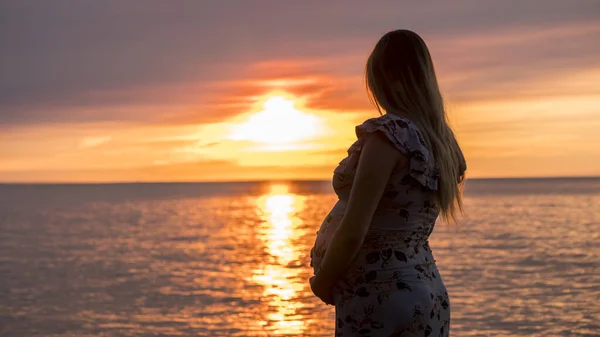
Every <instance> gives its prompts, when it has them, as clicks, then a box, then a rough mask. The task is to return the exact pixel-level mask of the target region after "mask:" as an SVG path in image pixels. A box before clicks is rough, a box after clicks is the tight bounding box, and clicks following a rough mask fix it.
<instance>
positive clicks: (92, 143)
mask: <svg viewBox="0 0 600 337" xmlns="http://www.w3.org/2000/svg"><path fill="white" fill-rule="evenodd" d="M111 139H112V137H109V136H100V137H86V138H84V139H82V140H81V143H80V144H79V147H82V148H87V147H96V146H98V145H102V144H105V143H108V142H109V141H110V140H111Z"/></svg>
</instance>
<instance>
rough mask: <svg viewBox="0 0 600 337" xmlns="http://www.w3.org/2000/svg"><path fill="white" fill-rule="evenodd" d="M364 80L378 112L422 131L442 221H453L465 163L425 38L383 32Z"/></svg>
mask: <svg viewBox="0 0 600 337" xmlns="http://www.w3.org/2000/svg"><path fill="white" fill-rule="evenodd" d="M365 82H366V86H367V91H368V93H369V99H370V100H371V102H372V103H373V104H374V105H375V107H376V108H377V110H379V112H380V113H381V111H382V110H384V111H385V112H386V113H391V114H400V115H405V116H407V117H408V118H409V119H410V120H411V121H412V122H414V123H415V124H416V125H417V126H418V127H419V129H420V130H421V132H422V133H423V137H424V138H425V141H426V142H427V144H428V145H429V147H430V149H431V152H432V155H433V159H434V160H435V162H436V163H437V165H438V168H439V173H440V176H439V182H438V189H437V191H436V192H435V193H436V194H435V196H436V201H437V204H438V206H439V207H440V210H441V213H442V217H443V218H444V219H445V220H447V221H455V220H456V210H457V208H458V209H459V210H460V211H461V212H462V210H463V208H462V196H461V191H462V185H463V182H464V177H465V170H466V162H465V159H464V157H463V154H462V151H461V149H460V146H459V145H458V142H457V140H456V137H455V136H454V132H453V131H452V129H451V128H450V125H449V124H448V118H447V115H446V110H445V108H444V101H443V99H442V95H441V93H440V89H439V86H438V82H437V78H436V75H435V69H434V66H433V61H432V60H431V55H430V54H429V50H428V48H427V45H426V44H425V41H423V39H421V37H420V36H419V35H417V34H416V33H414V32H412V31H409V30H396V31H392V32H389V33H387V34H385V35H384V36H383V37H382V38H381V39H380V40H379V42H377V44H376V45H375V48H374V49H373V52H372V53H371V55H370V56H369V59H368V60H367V64H366V68H365Z"/></svg>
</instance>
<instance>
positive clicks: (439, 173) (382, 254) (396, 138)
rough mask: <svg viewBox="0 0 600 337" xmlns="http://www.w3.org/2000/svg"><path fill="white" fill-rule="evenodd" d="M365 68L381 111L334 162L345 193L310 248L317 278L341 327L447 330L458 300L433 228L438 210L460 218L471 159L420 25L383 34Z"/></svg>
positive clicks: (345, 330) (375, 332)
mask: <svg viewBox="0 0 600 337" xmlns="http://www.w3.org/2000/svg"><path fill="white" fill-rule="evenodd" d="M365 77H366V84H367V88H368V91H369V94H370V97H371V99H372V101H373V103H374V105H375V106H376V107H377V109H378V110H379V111H380V112H383V115H382V116H380V117H377V118H371V119H368V120H367V121H365V122H364V123H363V124H361V125H359V126H357V127H356V135H357V140H356V142H355V143H354V144H352V146H350V148H349V149H348V156H347V157H346V158H345V159H343V160H342V161H341V162H340V164H339V166H338V167H337V168H336V169H335V171H334V176H333V187H334V190H335V192H336V194H337V195H338V197H339V201H338V202H337V203H336V205H335V206H334V207H333V209H332V210H331V212H330V213H329V215H327V217H326V219H325V220H324V222H323V224H322V225H321V228H320V229H319V231H318V232H317V238H316V241H315V245H314V247H313V248H312V250H311V266H312V267H313V268H314V272H315V276H313V277H312V278H311V280H310V284H311V288H312V290H313V292H314V293H315V295H316V296H318V297H319V298H320V299H321V300H323V301H324V302H325V303H327V304H332V305H335V312H336V326H335V329H336V330H335V336H344V337H347V336H430V337H434V336H448V335H449V330H450V300H449V298H448V292H447V291H446V287H445V286H444V283H443V281H442V277H441V275H440V273H439V271H438V269H437V267H436V264H435V259H434V257H433V254H432V251H431V248H430V247H429V241H428V238H429V235H430V234H431V232H432V231H433V227H434V225H435V222H436V219H437V218H438V216H439V215H440V214H441V216H442V218H444V219H445V220H447V221H454V220H455V213H456V212H457V211H459V210H460V209H461V206H462V204H461V192H460V185H461V184H462V182H463V180H464V173H465V170H466V163H465V159H464V157H463V155H462V151H461V150H460V147H459V145H458V143H457V141H456V138H455V137H454V133H453V132H452V130H451V128H450V126H449V125H448V123H447V120H446V113H445V110H444V104H443V101H442V97H441V94H440V91H439V88H438V84H437V79H436V75H435V70H434V67H433V63H432V60H431V56H430V54H429V51H428V48H427V46H426V45H425V42H424V41H423V40H422V39H421V38H420V37H419V36H418V35H417V34H415V33H414V32H411V31H408V30H397V31H393V32H389V33H387V34H385V35H384V36H383V37H382V38H381V39H380V40H379V42H378V43H377V45H376V46H375V48H374V50H373V52H372V53H371V55H370V57H369V59H368V61H367V65H366V73H365Z"/></svg>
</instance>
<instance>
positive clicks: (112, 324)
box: [0, 178, 600, 337]
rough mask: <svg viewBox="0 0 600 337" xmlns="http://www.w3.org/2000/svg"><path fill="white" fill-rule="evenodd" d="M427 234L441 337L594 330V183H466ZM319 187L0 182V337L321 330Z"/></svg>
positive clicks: (597, 297) (599, 225)
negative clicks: (442, 299)
mask: <svg viewBox="0 0 600 337" xmlns="http://www.w3.org/2000/svg"><path fill="white" fill-rule="evenodd" d="M464 196H465V198H464V199H465V200H464V203H465V207H464V208H465V210H464V211H465V214H464V216H463V217H461V218H460V219H459V222H458V224H446V223H443V222H439V223H438V224H437V225H436V229H435V231H434V233H433V235H432V237H431V239H430V243H431V247H432V249H433V252H434V255H435V258H436V260H437V263H438V268H439V269H440V272H441V274H442V277H443V279H444V282H445V283H446V286H447V288H448V290H449V293H450V298H451V308H452V321H451V336H457V337H461V336H545V337H548V336H600V178H565V179H558V178H556V179H490V180H485V179H482V180H477V179H470V180H468V181H467V182H466V186H465V191H464ZM336 200H337V198H336V196H335V194H334V193H333V190H332V188H331V183H330V182H327V181H324V182H320V181H309V182H307V181H304V182H293V181H291V182H288V181H276V182H249V183H239V182H236V183H134V184H71V185H69V184H67V185H60V184H39V185H36V184H4V185H0V336H7V337H8V336H10V337H28V336H56V337H70V336H77V337H86V336H103V337H104V336H333V333H334V331H333V330H334V308H333V307H332V306H327V305H325V304H323V303H321V302H320V301H319V300H318V299H317V298H315V297H314V296H313V295H312V293H311V291H310V287H309V284H308V279H309V278H310V276H312V270H311V268H310V267H309V255H308V254H309V250H310V248H311V246H312V244H313V242H314V239H315V233H316V231H317V229H318V227H319V226H320V224H321V221H322V219H323V218H324V217H325V215H326V214H327V213H328V211H329V210H330V208H331V207H332V206H333V204H334V203H335V202H336Z"/></svg>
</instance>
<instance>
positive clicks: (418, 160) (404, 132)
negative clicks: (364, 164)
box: [356, 113, 438, 190]
mask: <svg viewBox="0 0 600 337" xmlns="http://www.w3.org/2000/svg"><path fill="white" fill-rule="evenodd" d="M373 133H380V134H382V135H383V136H385V138H387V140H389V141H390V142H391V143H392V145H394V147H395V148H396V149H397V150H399V151H400V152H401V153H403V154H405V155H407V156H409V157H410V168H409V171H410V172H409V173H410V175H411V176H412V177H413V178H415V179H416V180H418V181H419V182H420V183H421V184H422V185H423V186H426V187H428V188H430V189H433V190H435V189H437V187H438V182H437V176H436V174H435V171H436V169H435V165H434V163H433V162H432V160H433V159H432V156H431V153H430V150H429V148H428V146H427V144H426V142H425V139H424V137H423V135H422V133H421V131H420V130H419V128H418V127H417V125H416V124H415V123H414V122H412V121H411V120H410V119H408V118H406V117H402V116H398V115H395V114H391V113H386V114H384V115H382V116H379V117H374V118H369V119H367V120H366V121H364V122H363V123H362V124H360V125H358V126H356V136H357V138H359V139H361V138H364V137H365V136H367V135H368V134H373Z"/></svg>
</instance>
